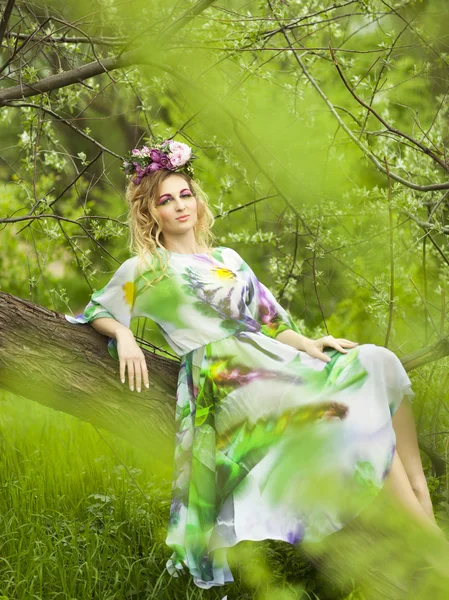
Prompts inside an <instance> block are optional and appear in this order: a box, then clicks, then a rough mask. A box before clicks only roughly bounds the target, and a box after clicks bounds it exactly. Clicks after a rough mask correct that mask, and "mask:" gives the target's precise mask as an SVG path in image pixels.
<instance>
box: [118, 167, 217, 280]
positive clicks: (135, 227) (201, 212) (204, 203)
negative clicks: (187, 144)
mask: <svg viewBox="0 0 449 600" xmlns="http://www.w3.org/2000/svg"><path fill="white" fill-rule="evenodd" d="M174 174H175V175H179V176H180V177H182V178H183V179H184V180H185V181H186V182H187V184H188V185H189V187H190V190H191V192H192V194H193V195H194V196H195V198H196V202H197V215H198V219H197V222H196V224H195V226H194V235H195V240H196V242H197V244H198V245H199V246H203V247H205V248H206V249H207V251H209V250H211V249H212V244H213V242H214V238H215V236H214V234H213V233H212V231H211V229H212V227H213V225H214V216H213V214H212V212H211V210H210V208H209V204H208V203H209V199H208V196H207V194H206V192H205V191H204V190H203V189H202V188H201V186H200V185H199V183H197V182H196V181H195V180H194V179H193V178H192V177H190V176H189V175H187V174H186V173H183V172H178V171H170V170H169V169H160V170H159V171H154V172H153V173H149V174H148V175H145V177H143V178H142V180H141V182H140V183H139V184H138V185H136V184H135V183H133V182H132V181H129V183H128V185H127V188H126V202H127V204H128V208H129V211H128V219H127V223H128V226H129V232H130V239H129V250H130V252H131V254H133V255H138V256H139V264H140V267H141V272H142V271H143V269H144V268H145V269H146V270H151V269H152V270H153V273H152V274H153V275H156V272H157V271H158V270H160V271H161V275H160V277H158V278H155V277H153V278H152V279H151V281H149V280H146V281H147V282H148V283H149V284H150V285H151V284H152V283H157V281H160V279H162V277H163V276H164V274H165V271H166V269H167V265H168V262H167V260H165V261H164V262H163V261H162V254H166V253H160V252H158V250H157V248H161V249H162V250H166V248H165V247H164V245H163V239H164V234H163V231H162V229H161V220H160V218H159V212H158V210H157V208H156V202H157V199H158V197H159V196H158V192H159V186H160V184H161V183H162V182H163V181H164V180H165V179H166V178H167V177H169V176H170V175H174ZM148 258H151V259H152V260H151V262H150V261H148V260H147V259H148ZM166 258H168V255H166Z"/></svg>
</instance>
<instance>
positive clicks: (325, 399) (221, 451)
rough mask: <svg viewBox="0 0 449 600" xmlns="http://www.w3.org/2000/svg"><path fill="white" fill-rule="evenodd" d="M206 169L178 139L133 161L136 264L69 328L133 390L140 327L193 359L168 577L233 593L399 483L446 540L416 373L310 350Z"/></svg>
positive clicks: (373, 358)
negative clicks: (93, 339) (230, 559)
mask: <svg viewBox="0 0 449 600" xmlns="http://www.w3.org/2000/svg"><path fill="white" fill-rule="evenodd" d="M193 158H195V157H194V156H193V155H192V152H191V149H190V148H189V147H188V146H186V145H185V144H182V143H179V142H174V141H170V140H165V141H164V142H162V143H160V144H157V145H156V146H155V147H153V148H148V147H146V146H144V147H143V148H142V149H140V150H139V149H135V150H133V152H132V153H131V155H130V157H129V159H128V160H127V161H125V163H124V168H125V172H127V173H128V174H129V175H131V177H132V179H131V180H130V181H129V184H128V188H127V200H128V202H129V209H130V213H129V225H130V232H131V248H132V251H133V256H132V257H131V258H130V259H128V260H126V261H125V262H124V263H123V264H122V265H121V266H120V267H119V268H118V270H117V271H116V273H115V274H114V275H113V277H112V279H111V280H110V281H109V283H108V284H107V285H106V286H105V287H104V288H103V289H101V290H99V291H97V292H94V294H92V297H91V300H90V302H89V303H88V305H87V306H86V308H85V310H84V313H83V314H81V315H78V316H77V317H76V318H73V317H70V316H69V315H66V318H67V320H69V321H70V322H71V323H91V324H92V326H93V327H94V328H95V329H96V330H97V331H99V332H100V333H102V334H104V335H106V336H108V337H109V344H108V348H109V351H110V353H111V355H112V356H113V357H114V358H116V359H118V360H119V361H120V377H121V380H122V382H123V383H124V382H125V376H126V375H127V376H128V383H129V386H130V388H131V390H134V387H135V388H136V390H137V392H141V389H142V382H143V384H144V385H145V386H146V387H147V388H148V387H149V385H151V383H150V382H149V380H148V371H147V366H146V363H145V358H144V355H143V353H142V350H141V349H140V347H139V346H138V345H137V343H136V341H135V339H134V336H133V334H132V332H131V331H130V329H129V325H130V321H131V319H132V318H133V317H138V316H143V317H145V316H146V317H149V318H151V319H152V320H153V321H154V322H155V323H156V324H157V326H158V327H159V329H160V331H161V332H162V334H163V336H164V338H165V339H166V341H167V343H168V344H169V345H170V347H171V348H172V349H173V350H174V351H175V352H176V353H177V354H178V355H179V357H180V358H181V362H180V370H179V379H178V388H177V405H176V440H175V442H176V448H175V465H174V480H173V497H172V504H171V511H170V519H169V523H168V536H167V544H168V545H169V546H170V547H171V548H172V550H173V554H172V556H171V558H170V560H169V561H168V562H167V568H168V570H169V571H170V573H172V574H174V575H175V576H178V571H185V567H187V569H188V571H189V572H190V574H191V575H192V576H193V578H194V582H195V584H196V585H197V586H199V587H203V588H209V587H211V586H214V585H223V584H225V583H227V582H229V581H233V577H232V574H231V572H230V569H229V566H228V563H227V560H226V549H227V548H228V547H230V546H233V545H235V544H237V543H238V542H239V541H241V540H263V539H279V540H285V541H288V542H290V543H292V544H297V543H300V542H302V541H305V540H309V541H315V540H316V541H319V540H320V539H322V538H323V537H324V536H326V535H329V534H330V533H332V532H334V531H337V530H338V529H340V528H341V527H343V526H344V525H345V523H347V522H349V521H350V520H351V519H352V518H354V517H355V516H356V515H357V514H358V513H359V512H360V510H361V508H362V507H363V506H364V505H366V503H367V502H368V501H369V500H370V499H371V498H373V497H374V496H375V495H376V494H377V493H378V492H379V490H380V489H381V488H382V487H383V486H384V484H385V487H387V488H389V490H390V491H391V492H392V493H393V494H394V495H395V496H396V497H397V499H398V500H399V501H400V502H401V503H402V505H403V507H404V508H406V509H407V510H408V511H409V513H410V514H411V515H412V516H413V517H414V518H415V519H416V520H417V521H419V522H420V523H422V524H423V525H425V526H426V527H430V528H435V529H437V525H436V524H435V519H434V515H433V510H432V504H431V501H430V495H429V491H428V488H427V484H426V479H425V476H424V473H423V469H422V464H421V459H420V454H419V449H418V444H417V436H416V430H415V424H414V420H413V413H412V410H411V406H410V402H409V400H408V399H407V398H405V396H409V398H410V400H411V399H412V397H413V395H414V392H413V391H412V389H411V382H410V379H409V378H408V376H407V374H406V372H405V370H404V368H403V366H402V364H401V362H400V360H399V359H398V358H397V356H396V355H395V354H394V353H393V352H391V351H390V350H388V349H386V348H383V347H380V346H376V345H374V344H358V343H357V342H354V341H350V340H347V339H344V338H334V337H332V336H326V337H323V338H320V339H318V340H312V339H308V338H307V337H305V336H303V335H302V334H301V332H300V331H299V329H298V327H297V326H296V324H295V322H294V321H293V320H292V318H291V317H290V315H289V314H288V312H287V311H286V310H285V309H284V308H283V307H282V306H281V305H280V304H279V303H278V302H277V301H276V299H275V298H274V296H273V294H272V293H271V292H270V291H269V290H268V289H267V288H266V287H265V285H264V284H263V283H261V282H260V281H259V280H258V279H257V277H256V275H255V274H254V272H253V271H252V269H251V268H250V266H249V265H248V264H247V263H246V262H245V260H244V259H243V258H242V257H241V256H240V255H239V253H238V252H236V251H235V250H233V249H232V248H229V247H223V246H218V247H211V238H212V234H211V231H210V229H211V226H212V224H213V217H212V214H211V212H210V209H209V208H208V205H207V197H206V195H205V194H204V192H203V191H202V190H201V188H200V186H199V185H198V183H197V182H196V181H195V179H194V178H193V169H192V166H191V161H192V160H193Z"/></svg>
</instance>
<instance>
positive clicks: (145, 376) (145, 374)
mask: <svg viewBox="0 0 449 600" xmlns="http://www.w3.org/2000/svg"><path fill="white" fill-rule="evenodd" d="M140 363H141V368H142V375H143V382H144V384H145V387H147V388H149V387H150V382H149V381H148V367H147V361H146V360H145V357H144V356H143V357H142V359H141V361H140Z"/></svg>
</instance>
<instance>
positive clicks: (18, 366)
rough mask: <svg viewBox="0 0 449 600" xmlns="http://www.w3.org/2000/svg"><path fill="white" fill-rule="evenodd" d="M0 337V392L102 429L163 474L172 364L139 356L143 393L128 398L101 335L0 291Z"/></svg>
mask: <svg viewBox="0 0 449 600" xmlns="http://www.w3.org/2000/svg"><path fill="white" fill-rule="evenodd" d="M0 332H1V333H0V387H1V388H2V389H4V390H7V391H9V392H12V393H13V394H15V395H18V396H22V397H24V398H28V399H30V400H34V401H36V402H39V403H40V404H44V405H45V406H49V407H51V408H54V409H55V410H60V411H62V412H65V413H69V414H71V415H73V416H75V417H77V418H79V419H82V420H83V421H88V422H89V423H92V424H93V425H95V426H98V427H101V428H104V429H107V430H109V431H111V432H113V433H115V434H117V435H119V436H120V437H122V438H124V439H126V440H128V441H130V442H132V443H133V444H135V445H138V446H140V447H141V448H142V449H144V450H146V451H150V452H151V453H152V456H154V458H155V462H157V463H158V464H157V466H158V468H159V469H160V468H164V466H165V467H167V466H168V467H170V468H171V466H172V461H173V449H174V421H175V402H176V382H177V375H178V371H179V365H178V363H177V362H175V361H174V360H167V359H165V358H161V357H160V356H157V355H156V354H151V353H150V352H145V355H146V356H145V357H146V360H147V365H148V371H149V381H150V388H149V389H147V388H146V387H145V386H143V388H142V391H141V392H140V393H138V392H137V391H134V392H131V391H130V389H129V385H128V382H127V383H125V384H122V383H121V381H120V377H119V362H118V361H116V360H114V359H112V358H111V357H110V355H109V353H108V351H107V344H106V338H105V336H103V335H101V334H100V333H98V332H97V331H95V329H94V328H93V327H90V326H88V325H85V326H79V325H72V324H71V323H68V322H67V321H66V319H65V318H64V316H63V315H62V314H59V313H57V312H54V311H52V310H48V309H46V308H43V307H41V306H38V305H36V304H33V303H32V302H28V301H25V300H21V299H20V298H17V297H15V296H12V295H11V294H6V293H0Z"/></svg>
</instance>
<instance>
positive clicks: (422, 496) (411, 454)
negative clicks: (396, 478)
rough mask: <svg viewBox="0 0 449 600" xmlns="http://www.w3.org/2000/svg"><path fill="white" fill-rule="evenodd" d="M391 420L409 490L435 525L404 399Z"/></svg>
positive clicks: (410, 408)
mask: <svg viewBox="0 0 449 600" xmlns="http://www.w3.org/2000/svg"><path fill="white" fill-rule="evenodd" d="M391 420H392V423H393V429H394V430H395V433H396V450H397V453H398V454H399V457H400V459H401V462H402V465H403V468H404V470H405V473H406V474H407V477H408V480H409V482H410V485H411V488H412V490H413V492H414V494H415V496H416V498H417V499H418V501H419V503H420V504H421V506H422V508H423V509H424V511H425V512H426V514H427V515H428V517H429V518H430V519H431V520H432V521H433V522H434V523H435V522H436V521H435V516H434V513H433V507H432V501H431V499H430V493H429V488H428V487H427V481H426V476H425V475H424V471H423V468H422V462H421V455H420V453H419V446H418V436H417V434H416V426H415V418H414V415H413V410H412V407H411V404H410V401H409V400H408V399H407V398H406V397H404V399H403V400H402V402H401V405H400V406H399V408H398V410H397V411H396V412H395V413H394V415H393V417H392V419H391Z"/></svg>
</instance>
